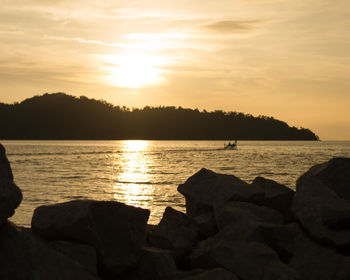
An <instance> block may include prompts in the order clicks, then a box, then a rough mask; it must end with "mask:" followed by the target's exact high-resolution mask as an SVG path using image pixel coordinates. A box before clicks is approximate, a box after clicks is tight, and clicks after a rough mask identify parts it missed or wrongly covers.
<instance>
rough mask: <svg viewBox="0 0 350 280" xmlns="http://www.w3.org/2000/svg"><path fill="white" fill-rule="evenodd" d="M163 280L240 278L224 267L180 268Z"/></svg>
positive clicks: (224, 279) (225, 279)
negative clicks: (185, 269)
mask: <svg viewBox="0 0 350 280" xmlns="http://www.w3.org/2000/svg"><path fill="white" fill-rule="evenodd" d="M162 280H239V279H238V278H237V276H235V275H234V274H233V273H232V272H230V271H228V270H226V269H223V268H214V269H211V270H204V269H195V270H191V271H180V270H178V271H177V272H176V273H175V274H173V275H169V276H167V277H163V278H162Z"/></svg>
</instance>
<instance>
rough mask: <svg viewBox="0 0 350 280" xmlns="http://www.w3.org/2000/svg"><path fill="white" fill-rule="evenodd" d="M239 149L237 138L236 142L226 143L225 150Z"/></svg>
mask: <svg viewBox="0 0 350 280" xmlns="http://www.w3.org/2000/svg"><path fill="white" fill-rule="evenodd" d="M235 149H237V140H235V143H230V142H228V144H227V145H225V144H224V150H235Z"/></svg>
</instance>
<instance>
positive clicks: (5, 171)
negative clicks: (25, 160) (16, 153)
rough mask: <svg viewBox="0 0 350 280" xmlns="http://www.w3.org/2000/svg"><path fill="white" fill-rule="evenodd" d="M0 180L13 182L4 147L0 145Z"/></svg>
mask: <svg viewBox="0 0 350 280" xmlns="http://www.w3.org/2000/svg"><path fill="white" fill-rule="evenodd" d="M0 178H2V179H6V180H9V181H13V174H12V170H11V166H10V162H9V161H8V159H7V157H6V151H5V147H4V146H3V145H2V144H0Z"/></svg>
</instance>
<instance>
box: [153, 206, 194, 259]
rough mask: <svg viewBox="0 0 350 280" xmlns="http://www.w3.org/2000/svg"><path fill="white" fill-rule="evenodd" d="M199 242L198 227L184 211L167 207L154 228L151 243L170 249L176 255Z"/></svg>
mask: <svg viewBox="0 0 350 280" xmlns="http://www.w3.org/2000/svg"><path fill="white" fill-rule="evenodd" d="M197 242H198V229H197V226H196V224H195V223H194V221H193V220H192V219H190V218H189V217H187V216H186V215H185V214H184V213H182V212H180V211H177V210H175V209H173V208H171V207H167V208H166V209H165V211H164V214H163V217H162V219H161V221H160V223H159V224H158V226H156V227H155V228H154V229H153V235H152V239H151V245H153V246H156V247H159V248H163V249H169V250H171V251H173V252H174V254H175V256H178V255H182V254H184V253H186V252H187V251H189V250H190V249H191V248H192V247H193V246H194V245H195V244H196V243H197Z"/></svg>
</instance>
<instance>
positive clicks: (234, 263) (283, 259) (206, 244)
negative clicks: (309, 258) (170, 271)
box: [187, 202, 300, 280]
mask: <svg viewBox="0 0 350 280" xmlns="http://www.w3.org/2000/svg"><path fill="white" fill-rule="evenodd" d="M231 203H233V202H230V203H229V204H231ZM235 203H237V202H235ZM256 207H258V206H256ZM236 208H237V206H236ZM268 210H269V211H274V210H272V209H268ZM223 211H224V212H225V211H226V210H225V208H223ZM244 212H247V214H245V213H244ZM254 212H255V214H254ZM225 215H226V214H225ZM230 215H231V217H234V219H233V220H231V221H230V222H229V224H228V225H226V226H222V227H221V226H220V231H219V233H218V234H217V235H215V236H213V237H211V238H208V239H207V240H204V241H202V242H200V243H199V244H198V246H197V247H196V249H195V250H194V251H193V252H192V253H191V254H190V255H189V256H188V258H187V262H188V267H190V268H203V269H211V268H216V267H221V268H224V269H227V270H229V271H231V272H232V273H234V274H235V275H237V276H238V277H239V278H240V279H248V280H254V279H300V276H299V274H298V273H297V272H296V271H295V270H293V269H292V268H290V267H288V266H287V264H286V263H287V262H288V261H289V260H290V259H291V257H292V254H293V250H294V244H293V238H294V232H293V231H291V230H290V228H289V227H288V226H286V225H283V224H273V223H267V222H264V221H262V219H261V217H259V216H258V215H257V214H256V211H255V210H253V211H250V209H249V208H246V209H244V208H242V210H240V211H237V215H236V216H235V213H234V211H233V212H231V213H230ZM268 216H269V215H268ZM219 220H220V219H219ZM281 220H282V217H281V216H280V221H281ZM223 221H224V220H223ZM218 223H219V224H220V225H221V222H218Z"/></svg>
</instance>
